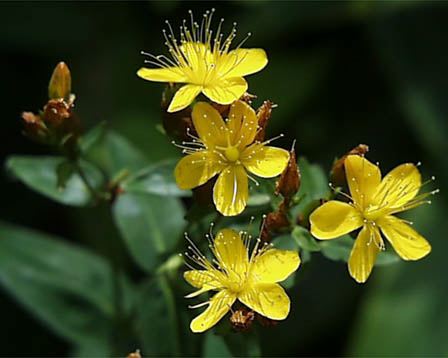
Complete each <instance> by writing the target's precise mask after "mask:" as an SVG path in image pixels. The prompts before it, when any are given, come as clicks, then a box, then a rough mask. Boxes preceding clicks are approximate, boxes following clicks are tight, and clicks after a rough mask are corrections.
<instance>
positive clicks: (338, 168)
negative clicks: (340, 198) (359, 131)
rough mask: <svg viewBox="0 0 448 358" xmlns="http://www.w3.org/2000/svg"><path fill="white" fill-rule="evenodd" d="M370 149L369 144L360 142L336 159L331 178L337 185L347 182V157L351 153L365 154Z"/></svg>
mask: <svg viewBox="0 0 448 358" xmlns="http://www.w3.org/2000/svg"><path fill="white" fill-rule="evenodd" d="M368 151H369V146H368V145H366V144H359V145H357V146H356V147H355V148H353V149H352V150H350V151H349V152H348V153H346V154H344V155H343V156H342V157H341V158H339V159H337V160H335V162H334V163H333V168H332V169H331V174H330V180H331V182H332V183H333V184H334V185H335V186H343V185H344V184H345V169H344V162H345V158H347V156H349V155H359V156H364V155H365V154H366V153H367V152H368Z"/></svg>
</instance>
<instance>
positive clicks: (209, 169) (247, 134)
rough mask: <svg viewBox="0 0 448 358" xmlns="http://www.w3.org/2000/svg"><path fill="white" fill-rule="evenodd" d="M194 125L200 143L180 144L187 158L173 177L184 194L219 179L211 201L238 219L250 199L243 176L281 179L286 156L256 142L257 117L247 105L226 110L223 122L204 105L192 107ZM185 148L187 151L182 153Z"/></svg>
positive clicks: (224, 212)
mask: <svg viewBox="0 0 448 358" xmlns="http://www.w3.org/2000/svg"><path fill="white" fill-rule="evenodd" d="M192 118H193V124H194V127H195V129H196V132H197V133H198V136H199V138H196V137H194V136H192V135H191V134H190V136H191V137H193V141H192V142H189V143H187V142H183V146H181V147H183V148H184V151H183V152H184V153H187V154H188V155H187V156H186V157H184V158H182V159H181V160H180V162H179V163H178V164H177V166H176V168H175V170H174V175H175V177H176V182H177V185H178V186H179V187H180V188H181V189H184V190H187V189H192V188H195V187H197V186H200V185H202V184H204V183H206V182H207V181H208V180H210V179H211V178H212V177H214V176H215V175H217V174H219V176H218V180H217V181H216V184H215V186H214V189H213V201H214V203H215V206H216V208H217V209H218V211H219V212H220V213H222V214H223V215H225V216H233V215H238V214H239V213H241V212H242V211H243V210H244V208H245V207H246V203H247V200H248V197H249V190H248V177H249V178H251V177H250V176H249V175H248V173H247V172H250V173H252V174H255V175H257V176H259V177H262V178H272V177H275V176H277V175H279V174H281V173H282V171H283V170H284V169H285V167H286V166H287V164H288V160H289V152H288V151H286V150H284V149H280V148H275V147H270V146H266V144H267V143H269V142H270V141H265V142H262V143H260V142H257V141H255V142H254V140H255V136H256V134H257V126H258V121H257V116H256V114H255V111H254V110H253V109H252V108H251V107H250V106H249V105H248V104H247V103H245V102H242V101H236V102H235V103H233V104H232V105H231V107H230V112H229V118H228V120H227V121H226V122H224V120H223V119H222V118H221V115H220V114H219V112H218V111H217V110H216V109H214V108H213V107H212V106H211V105H210V104H208V103H206V102H198V103H196V105H195V106H194V107H193V112H192ZM185 145H189V147H185Z"/></svg>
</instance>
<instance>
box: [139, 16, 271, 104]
mask: <svg viewBox="0 0 448 358" xmlns="http://www.w3.org/2000/svg"><path fill="white" fill-rule="evenodd" d="M213 11H214V10H212V12H211V13H210V12H209V11H207V12H206V13H205V14H204V16H203V19H202V22H201V24H198V23H196V22H194V20H193V15H192V13H191V11H190V17H191V24H190V26H191V28H188V27H187V24H186V22H185V21H184V23H183V25H182V26H181V28H180V41H178V40H176V38H175V35H174V32H173V30H172V28H171V26H170V25H169V23H168V27H169V31H168V34H167V33H166V31H165V30H164V32H163V33H164V36H165V40H166V42H165V44H166V45H167V46H168V49H169V52H170V55H171V58H169V57H166V56H163V55H161V56H154V55H151V54H148V53H144V54H145V55H148V56H150V58H151V60H149V61H147V62H148V63H151V64H153V65H155V66H158V68H141V69H140V70H139V71H138V72H137V74H138V76H140V77H141V78H143V79H145V80H148V81H156V82H172V83H183V84H185V85H184V86H182V87H181V88H180V89H179V90H178V91H177V92H176V94H175V95H174V97H173V99H172V101H171V104H170V106H169V108H168V112H176V111H180V110H181V109H184V108H185V107H188V106H189V105H190V104H191V103H192V102H193V100H194V99H195V98H196V96H197V95H198V94H199V93H201V92H202V93H203V94H204V95H205V96H207V97H208V98H209V99H210V100H211V101H213V102H216V103H220V104H230V103H232V102H233V101H235V100H237V99H239V98H240V97H241V96H242V95H243V94H244V93H245V92H246V90H247V82H246V81H245V80H244V78H243V77H244V76H247V75H250V74H253V73H255V72H258V71H260V70H262V69H263V68H264V67H265V66H266V64H267V63H268V59H267V56H266V53H265V51H264V50H262V49H243V48H240V46H241V44H242V43H241V44H240V45H239V46H238V47H237V48H236V49H235V50H230V45H231V42H232V40H233V39H234V38H235V36H236V30H235V25H234V27H233V29H232V31H231V33H230V34H229V35H228V36H227V37H223V34H222V33H221V25H222V22H223V20H222V19H221V22H220V24H219V26H218V29H217V31H216V33H215V32H214V31H213V30H212V29H211V28H210V25H211V20H212V16H213ZM243 42H244V41H243Z"/></svg>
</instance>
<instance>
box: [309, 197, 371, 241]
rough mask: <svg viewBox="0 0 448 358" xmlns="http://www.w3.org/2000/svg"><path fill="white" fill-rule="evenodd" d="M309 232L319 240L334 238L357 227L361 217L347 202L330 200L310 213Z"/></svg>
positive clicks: (361, 221) (361, 220)
mask: <svg viewBox="0 0 448 358" xmlns="http://www.w3.org/2000/svg"><path fill="white" fill-rule="evenodd" d="M310 224H311V233H312V234H313V235H314V236H315V237H317V238H318V239H321V240H327V239H335V238H337V237H339V236H342V235H345V234H348V233H349V232H351V231H353V230H356V229H358V228H359V227H361V226H362V224H363V219H362V217H361V214H360V212H359V211H358V210H356V209H355V208H354V207H353V206H351V205H350V204H347V203H343V202H340V201H336V200H332V201H328V202H326V203H325V204H323V205H321V206H319V207H318V208H317V209H316V210H314V211H313V213H312V214H311V215H310Z"/></svg>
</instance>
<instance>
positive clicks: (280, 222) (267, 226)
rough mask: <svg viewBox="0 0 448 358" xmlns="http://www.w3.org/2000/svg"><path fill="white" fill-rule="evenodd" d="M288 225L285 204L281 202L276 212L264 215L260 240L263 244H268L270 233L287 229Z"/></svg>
mask: <svg viewBox="0 0 448 358" xmlns="http://www.w3.org/2000/svg"><path fill="white" fill-rule="evenodd" d="M289 225H290V223H289V219H288V216H287V209H286V204H285V201H283V202H282V203H281V204H280V206H279V208H278V210H277V211H273V212H270V213H269V214H267V215H266V218H265V219H264V222H263V225H262V229H261V232H260V239H261V240H262V241H263V242H269V241H270V240H271V234H272V233H274V232H279V231H281V230H282V229H284V228H287V227H289Z"/></svg>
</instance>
